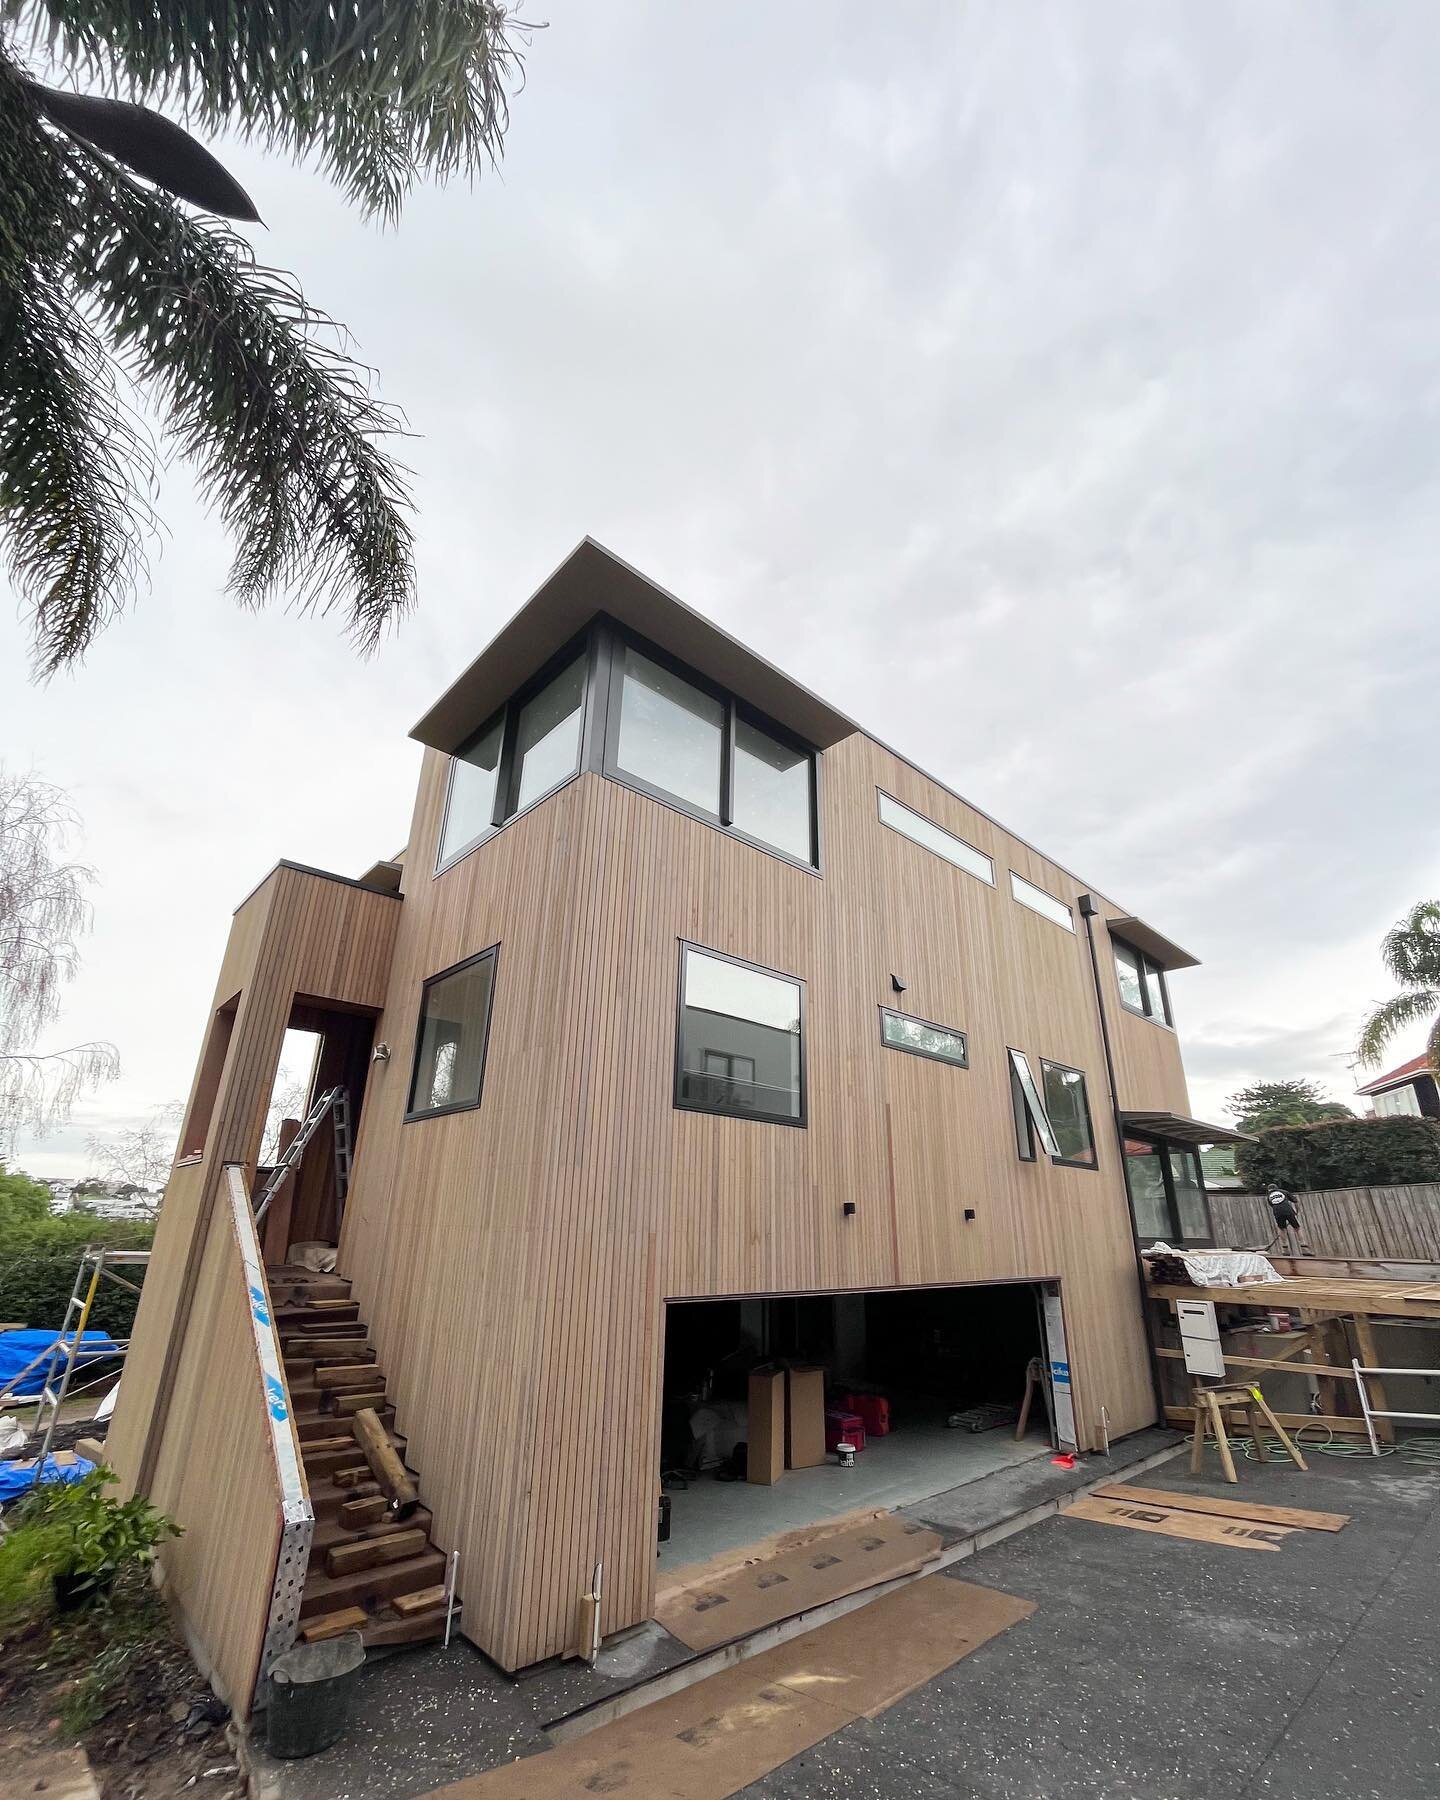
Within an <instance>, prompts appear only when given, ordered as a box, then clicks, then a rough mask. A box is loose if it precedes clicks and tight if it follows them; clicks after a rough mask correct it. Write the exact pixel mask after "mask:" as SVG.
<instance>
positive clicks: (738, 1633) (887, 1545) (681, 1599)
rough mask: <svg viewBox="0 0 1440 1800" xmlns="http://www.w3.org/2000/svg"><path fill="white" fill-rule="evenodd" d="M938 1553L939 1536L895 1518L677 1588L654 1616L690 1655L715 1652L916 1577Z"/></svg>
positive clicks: (857, 1528) (908, 1521)
mask: <svg viewBox="0 0 1440 1800" xmlns="http://www.w3.org/2000/svg"><path fill="white" fill-rule="evenodd" d="M939 1552H940V1538H939V1536H938V1534H937V1533H935V1532H933V1531H927V1530H926V1529H925V1528H924V1527H923V1526H920V1525H916V1524H914V1523H913V1522H912V1521H910V1520H908V1519H902V1518H900V1517H899V1516H898V1515H892V1516H891V1517H889V1518H885V1519H878V1520H875V1521H874V1522H873V1523H870V1524H866V1525H860V1526H856V1527H854V1528H853V1529H852V1530H849V1531H837V1532H832V1533H831V1534H830V1535H829V1536H828V1537H824V1538H820V1539H817V1541H816V1542H814V1543H813V1544H808V1545H806V1546H804V1547H803V1548H801V1549H797V1550H787V1551H784V1552H782V1553H781V1554H780V1555H779V1556H768V1557H765V1558H763V1559H762V1560H761V1561H759V1562H753V1563H749V1564H747V1565H746V1566H745V1567H744V1568H743V1569H736V1570H735V1571H734V1572H733V1573H732V1574H729V1575H726V1576H724V1577H722V1578H721V1579H720V1580H718V1581H714V1582H707V1583H701V1584H698V1585H696V1586H694V1587H688V1588H677V1589H674V1590H672V1591H671V1592H670V1593H669V1594H667V1595H666V1596H665V1598H664V1599H663V1601H661V1603H660V1604H659V1605H657V1606H656V1608H655V1617H656V1619H657V1620H658V1621H659V1622H660V1624H662V1625H663V1626H664V1627H665V1629H666V1630H667V1631H668V1632H670V1633H671V1634H672V1635H673V1636H674V1637H677V1638H679V1640H680V1642H681V1643H682V1644H687V1645H688V1646H689V1647H690V1649H692V1650H713V1649H714V1648H715V1647H716V1645H717V1644H727V1643H729V1642H730V1641H731V1639H732V1638H737V1637H743V1636H745V1635H746V1634H747V1633H748V1632H752V1631H758V1630H759V1629H760V1628H761V1626H764V1625H773V1624H774V1623H775V1622H776V1621H777V1620H778V1619H789V1618H792V1617H793V1616H794V1615H795V1614H796V1613H801V1612H808V1611H809V1610H810V1609H811V1607H815V1606H824V1605H826V1604H827V1603H828V1602H829V1601H831V1600H839V1599H842V1598H843V1597H844V1596H845V1595H846V1594H855V1593H858V1592H859V1591H860V1590H861V1588H867V1587H875V1586H877V1585H878V1584H879V1583H880V1582H882V1581H889V1580H892V1579H893V1578H894V1577H895V1576H897V1575H908V1574H913V1573H914V1572H915V1570H917V1569H921V1568H923V1567H924V1566H925V1564H926V1563H927V1562H929V1561H930V1560H931V1559H932V1558H934V1557H935V1556H937V1555H938V1554H939Z"/></svg>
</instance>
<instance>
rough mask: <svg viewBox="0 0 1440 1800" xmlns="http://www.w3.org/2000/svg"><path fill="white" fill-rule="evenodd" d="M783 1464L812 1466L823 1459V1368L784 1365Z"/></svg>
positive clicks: (796, 1466) (808, 1467) (797, 1467)
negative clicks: (801, 1367)
mask: <svg viewBox="0 0 1440 1800" xmlns="http://www.w3.org/2000/svg"><path fill="white" fill-rule="evenodd" d="M785 1386H786V1395H785V1467H786V1468H787V1469H814V1468H818V1467H819V1466H820V1464H821V1463H823V1462H824V1461H825V1371H824V1370H823V1369H788V1370H787V1371H786V1381H785Z"/></svg>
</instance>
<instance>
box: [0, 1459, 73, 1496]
mask: <svg viewBox="0 0 1440 1800" xmlns="http://www.w3.org/2000/svg"><path fill="white" fill-rule="evenodd" d="M94 1467H95V1465H94V1463H92V1462H86V1460H85V1458H84V1457H83V1456H77V1457H76V1458H75V1460H74V1462H64V1463H59V1462H56V1460H55V1458H54V1457H53V1456H47V1457H46V1458H45V1466H44V1468H43V1469H42V1470H41V1472H40V1479H41V1481H79V1480H80V1479H81V1478H82V1477H83V1476H86V1475H88V1474H89V1473H90V1471H91V1470H92V1469H93V1468H94ZM34 1485H35V1465H34V1463H33V1462H31V1463H28V1464H26V1466H25V1467H24V1468H22V1467H21V1466H20V1464H19V1463H17V1462H0V1506H8V1505H9V1504H10V1502H11V1501H12V1500H18V1499H19V1498H20V1496H21V1495H22V1494H28V1493H29V1492H30V1490H31V1488H32V1487H34Z"/></svg>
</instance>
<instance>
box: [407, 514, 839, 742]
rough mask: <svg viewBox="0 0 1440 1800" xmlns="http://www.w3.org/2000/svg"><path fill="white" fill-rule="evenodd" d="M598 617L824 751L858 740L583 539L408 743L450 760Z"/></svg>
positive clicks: (734, 644)
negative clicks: (415, 741) (646, 641)
mask: <svg viewBox="0 0 1440 1800" xmlns="http://www.w3.org/2000/svg"><path fill="white" fill-rule="evenodd" d="M596 613H607V614H608V615H609V616H610V617H611V618H612V619H614V620H616V621H617V623H619V624H621V625H628V626H629V627H630V629H631V630H632V631H635V632H638V633H639V635H640V636H641V637H646V638H649V639H650V641H651V643H653V644H658V645H659V646H660V648H661V649H662V650H668V651H669V652H670V654H671V655H672V656H675V657H678V658H679V659H680V660H681V661H682V662H684V663H687V664H688V665H689V666H690V667H691V668H692V669H696V670H698V671H699V673H700V674H702V675H707V676H709V678H710V680H711V681H713V682H715V683H716V685H717V686H719V687H723V688H727V689H728V690H729V691H730V692H731V693H732V694H735V695H736V696H737V697H738V698H739V699H741V700H745V701H748V702H749V704H750V705H751V706H753V707H755V708H757V710H759V711H760V712H763V713H765V714H767V715H768V716H769V717H770V718H772V719H774V720H775V721H776V723H777V724H780V725H785V726H788V727H789V729H790V730H791V731H793V732H795V733H796V735H797V736H799V737H802V738H804V739H806V740H807V741H808V742H809V743H812V744H814V745H816V746H817V747H818V748H819V749H821V750H824V749H826V748H828V747H829V746H830V745H831V744H837V743H839V741H840V740H841V738H846V737H849V736H850V735H851V734H852V733H853V732H855V731H857V730H859V727H858V726H857V725H856V724H855V723H854V722H853V720H850V719H847V718H846V717H845V715H844V714H843V713H840V712H837V711H836V710H835V708H834V707H832V706H829V705H827V704H826V702H825V701H823V700H821V699H820V698H819V696H818V695H816V694H812V693H811V692H810V690H809V689H808V688H804V687H801V685H800V683H799V682H798V681H792V680H791V678H790V677H789V676H788V675H786V674H783V673H782V672H781V671H780V670H779V669H777V668H776V667H775V665H774V664H773V663H770V662H766V660H765V658H764V657H763V656H757V655H756V654H755V652H754V651H753V650H750V649H747V648H746V646H745V645H744V644H742V643H741V642H740V640H739V639H738V638H733V637H731V636H730V634H729V632H728V631H722V630H721V629H720V627H719V626H718V625H713V624H712V623H711V622H710V620H709V619H706V618H704V617H702V615H701V614H699V613H697V612H695V611H693V610H692V609H691V608H690V607H688V606H686V605H685V603H684V601H683V600H677V599H676V598H675V596H674V595H673V594H669V593H667V592H666V591H665V589H664V588H662V587H660V586H658V585H657V583H655V582H653V581H651V580H650V579H649V577H648V576H645V575H642V574H641V573H640V571H639V570H638V569H632V568H631V567H630V565H629V563H626V562H622V561H621V560H620V558H619V557H618V556H616V555H615V554H614V552H613V551H610V550H607V549H605V547H604V545H602V544H597V543H596V542H595V540H594V538H589V537H587V538H584V539H582V540H581V542H580V543H579V544H578V545H577V546H576V547H575V549H574V550H572V551H571V552H570V554H569V556H567V557H566V558H565V560H564V562H562V563H561V565H560V567H559V568H558V569H556V570H555V572H554V573H553V574H552V575H550V576H548V577H547V578H546V579H545V580H544V581H543V582H541V584H540V586H539V587H538V588H537V589H536V590H535V592H534V593H533V594H532V595H531V596H530V598H529V599H528V600H527V601H526V602H525V604H524V606H522V607H521V608H520V610H519V612H517V613H516V614H515V616H514V618H513V619H511V620H510V622H509V623H508V624H507V625H505V626H504V627H503V628H502V629H501V631H500V632H499V634H498V635H497V636H496V637H493V638H492V639H491V640H490V642H489V644H487V645H486V647H485V648H484V649H483V650H482V651H481V652H480V654H479V656H477V657H476V658H475V660H474V662H473V663H471V665H470V667H469V668H468V669H466V671H465V673H464V674H463V675H461V676H460V678H459V679H458V680H457V681H455V682H452V684H451V685H450V686H449V687H448V688H447V689H446V690H445V692H444V693H443V694H442V695H441V696H440V698H439V699H438V700H437V701H436V702H435V704H434V705H433V706H432V707H431V708H430V710H429V712H427V713H426V714H425V717H424V718H423V719H421V720H420V722H419V724H418V725H416V726H415V727H414V729H413V730H412V731H411V733H410V735H411V737H413V738H418V739H419V740H420V742H421V743H422V744H428V745H429V746H430V748H431V749H432V750H443V751H444V752H445V753H446V754H447V755H450V754H453V752H454V751H455V750H457V749H458V748H459V746H460V744H461V743H462V742H463V741H464V740H465V739H466V738H467V737H468V736H469V735H470V734H471V732H473V731H474V730H475V729H476V727H477V726H478V725H481V724H483V723H484V722H485V720H486V719H488V718H490V716H491V715H492V714H493V713H495V712H497V711H498V710H499V708H500V707H501V706H503V705H504V704H505V702H506V701H507V700H508V699H509V698H510V696H511V695H512V694H513V693H514V692H515V690H516V688H518V687H519V686H520V685H521V683H522V682H524V681H526V680H527V679H528V678H529V677H530V676H531V675H533V674H534V673H535V671H536V670H537V669H538V668H540V667H541V665H542V664H544V663H545V662H546V661H547V660H548V659H549V658H550V657H552V656H553V655H554V654H555V652H556V651H557V650H561V649H563V648H564V646H565V645H566V644H567V643H569V641H570V639H571V638H573V637H574V636H575V635H576V633H577V632H579V631H581V630H583V628H584V627H585V626H586V625H588V624H589V623H590V621H591V619H593V618H594V617H595V615H596Z"/></svg>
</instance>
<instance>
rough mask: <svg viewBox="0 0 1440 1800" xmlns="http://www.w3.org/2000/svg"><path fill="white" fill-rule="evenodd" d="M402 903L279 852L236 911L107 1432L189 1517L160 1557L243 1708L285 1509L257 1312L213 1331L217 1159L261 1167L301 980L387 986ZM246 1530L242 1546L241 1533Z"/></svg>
mask: <svg viewBox="0 0 1440 1800" xmlns="http://www.w3.org/2000/svg"><path fill="white" fill-rule="evenodd" d="M399 913H400V903H399V902H398V901H397V900H396V899H394V898H393V897H391V896H389V895H384V894H377V893H373V892H370V891H368V890H366V889H363V888H358V887H355V886H353V885H352V884H350V883H348V882H342V881H335V880H330V879H328V878H326V877H323V876H319V875H315V874H312V873H309V872H306V871H304V870H300V869H293V868H287V867H285V866H283V865H282V866H281V867H279V868H277V869H275V870H274V871H273V872H272V873H271V874H270V875H269V876H268V877H267V878H266V879H265V880H264V881H263V882H262V883H261V884H260V886H259V887H258V888H257V889H256V890H255V892H254V893H253V894H251V895H250V896H249V898H248V899H247V900H246V901H245V902H244V904H243V905H242V906H241V907H240V908H239V909H238V911H237V912H236V914H235V919H234V923H233V924H232V927H231V931H230V940H229V943H228V945H227V947H226V952H225V959H224V962H223V964H222V966H221V972H220V978H219V980H218V982H217V983H216V986H215V995H214V999H213V1001H212V1003H211V1007H210V1010H209V1013H208V1014H207V1018H206V1025H205V1037H206V1039H207V1040H208V1035H209V1031H210V1029H211V1023H212V1021H213V1019H214V1017H215V1014H216V1012H217V1010H218V1009H219V1008H221V1007H222V1006H225V1005H227V1004H228V1003H229V1002H231V1001H232V1000H235V999H237V997H238V1005H237V1006H236V1010H235V1019H234V1024H233V1027H232V1029H231V1033H230V1042H229V1047H228V1050H227V1053H226V1056H225V1061H224V1066H223V1068H222V1070H221V1074H220V1080H219V1083H218V1086H217V1087H216V1089H215V1093H214V1102H213V1106H212V1108H211V1111H210V1116H209V1121H208V1128H207V1129H206V1131H205V1136H204V1146H205V1147H204V1152H203V1154H202V1156H201V1157H200V1158H199V1159H197V1160H189V1161H187V1162H185V1163H184V1164H182V1165H181V1166H180V1167H178V1168H177V1169H176V1171H175V1173H174V1176H173V1178H172V1181H171V1184H170V1186H169V1188H168V1189H167V1194H166V1202H165V1205H164V1207H163V1208H162V1210H161V1215H160V1223H159V1226H158V1228H157V1230H156V1235H155V1246H154V1255H153V1256H152V1259H151V1263H150V1267H149V1269H148V1271H147V1274H146V1278H145V1285H144V1288H143V1291H142V1295H141V1300H140V1306H139V1310H138V1312H137V1315H136V1320H135V1329H134V1335H133V1338H132V1342H131V1348H130V1351H129V1354H128V1356H127V1359H126V1365H125V1379H124V1381H123V1382H122V1383H121V1387H120V1398H119V1401H118V1402H117V1405H116V1409H115V1418H114V1421H113V1423H112V1426H111V1431H110V1436H109V1444H110V1446H111V1455H112V1457H113V1460H114V1466H115V1469H116V1471H117V1473H118V1475H119V1477H120V1480H121V1485H122V1487H123V1488H124V1489H125V1491H127V1492H128V1491H131V1490H133V1489H134V1488H135V1487H136V1486H137V1485H140V1486H143V1487H144V1488H145V1490H146V1491H147V1492H148V1493H149V1494H150V1496H151V1497H152V1498H153V1499H154V1501H155V1503H156V1504H157V1505H158V1506H160V1507H161V1508H162V1509H163V1510H165V1511H167V1512H173V1513H175V1515H176V1517H177V1518H178V1519H179V1520H180V1522H181V1523H182V1524H183V1525H184V1526H185V1528H186V1535H185V1537H183V1538H182V1539H180V1540H179V1543H178V1544H177V1545H176V1546H174V1547H173V1548H171V1549H169V1550H167V1552H166V1555H165V1560H166V1566H167V1569H169V1570H171V1571H172V1574H171V1579H172V1582H173V1584H174V1588H175V1593H176V1598H177V1600H178V1603H179V1605H180V1607H181V1609H182V1611H184V1612H185V1614H186V1617H187V1619H189V1620H190V1622H191V1624H192V1626H193V1629H194V1632H195V1636H196V1641H197V1643H198V1645H199V1647H200V1651H201V1653H202V1654H203V1655H204V1656H205V1657H207V1658H208V1659H210V1660H211V1661H212V1662H213V1663H214V1664H215V1665H216V1667H217V1668H219V1669H220V1670H221V1671H222V1674H223V1678H224V1680H225V1682H226V1684H227V1688H228V1690H229V1697H230V1699H231V1702H232V1704H233V1705H235V1706H236V1708H237V1710H239V1711H241V1712H242V1713H243V1711H244V1710H245V1707H246V1706H247V1705H248V1703H249V1687H248V1685H247V1677H246V1676H245V1674H244V1670H245V1667H246V1666H248V1667H249V1677H248V1679H249V1680H253V1675H254V1666H253V1658H256V1657H258V1654H259V1639H258V1638H257V1637H255V1634H254V1632H255V1624H256V1618H255V1615H254V1614H253V1607H254V1606H255V1605H258V1606H259V1608H260V1612H259V1615H258V1617H259V1620H260V1621H261V1622H262V1623H263V1618H264V1615H265V1610H266V1609H267V1608H268V1605H269V1592H270V1581H271V1577H272V1574H273V1571H274V1558H275V1542H276V1536H277V1532H278V1517H279V1515H278V1510H277V1507H278V1499H277V1498H276V1497H275V1496H274V1495H273V1493H269V1494H268V1496H267V1498H266V1500H265V1503H264V1504H262V1500H261V1496H260V1494H259V1492H258V1490H257V1487H256V1484H257V1483H259V1482H261V1481H262V1480H265V1481H268V1480H269V1472H270V1471H271V1470H272V1463H271V1460H270V1455H269V1450H268V1437H267V1436H266V1430H267V1427H266V1413H265V1403H264V1395H263V1392H262V1390H261V1389H260V1386H259V1375H258V1368H257V1365H256V1361H255V1349H254V1344H253V1342H252V1341H251V1337H250V1328H249V1323H248V1318H245V1330H244V1331H243V1332H240V1331H238V1330H236V1329H233V1320H231V1321H230V1324H231V1327H232V1328H231V1329H228V1330H227V1331H226V1332H225V1333H224V1334H223V1335H219V1334H218V1333H217V1330H216V1327H215V1322H214V1319H213V1318H212V1316H211V1313H212V1307H213V1306H215V1305H220V1306H222V1307H225V1308H232V1309H233V1307H235V1306H238V1307H239V1308H240V1309H241V1316H242V1318H244V1317H245V1315H244V1311H243V1309H244V1300H245V1294H244V1285H243V1281H242V1280H241V1279H240V1276H239V1273H238V1261H237V1264H236V1269H237V1272H236V1274H235V1276H234V1280H233V1282H232V1283H231V1284H230V1287H226V1288H224V1289H223V1291H222V1289H221V1288H220V1287H217V1286H216V1277H215V1276H214V1273H213V1269H212V1259H213V1257H214V1256H215V1255H216V1254H217V1252H216V1250H215V1245H216V1242H217V1240H219V1239H223V1241H224V1242H225V1243H226V1244H229V1245H230V1253H231V1254H232V1255H233V1254H234V1245H233V1238H232V1236H231V1225H230V1217H229V1213H228V1210H227V1202H226V1197H225V1193H224V1185H223V1184H224V1165H225V1163H226V1162H227V1161H234V1162H240V1163H243V1164H244V1165H245V1167H246V1173H247V1178H248V1179H250V1180H252V1181H253V1177H254V1171H255V1160H256V1157H257V1156H258V1154H259V1149H260V1139H261V1135H262V1132H263V1130H264V1123H265V1111H266V1107H267V1105H268V1103H269V1098H270V1089H271V1085H272V1082H273V1079H274V1074H275V1069H276V1065H277V1063H278V1061H279V1056H280V1046H281V1042H282V1040H283V1037H284V1033H285V1028H286V1024H287V1022H288V1020H289V1018H290V1014H291V1010H292V1008H293V1006H294V1004H295V998H296V996H297V995H304V996H309V997H313V998H315V999H319V1000H322V1001H327V1002H334V1003H337V1004H338V1005H340V1006H342V1007H356V1008H366V1007H371V1008H373V1007H378V1006H379V1005H380V1004H381V1003H382V1002H383V999H384V995H385V989H386V984H387V982H388V979H389V973H390V964H391V958H392V952H393V946H394V935H395V926H396V922H397V919H398V916H399ZM200 1061H201V1062H202V1063H203V1050H202V1052H201V1057H200ZM197 1083H198V1075H197ZM194 1100H195V1095H194V1093H193V1092H192V1096H191V1104H192V1106H193V1104H194ZM231 1287H233V1295H232V1293H231V1291H230V1288H231ZM225 1317H226V1318H227V1319H228V1318H229V1314H228V1313H226V1314H225ZM197 1384H199V1386H203V1387H204V1389H205V1393H206V1400H205V1404H204V1405H201V1404H200V1403H199V1401H198V1399H197V1395H198V1392H199V1386H197ZM247 1484H248V1485H247ZM267 1505H268V1509H269V1510H268V1511H267V1510H266V1507H267ZM242 1541H243V1544H244V1546H245V1548H244V1550H243V1551H240V1550H236V1549H234V1545H235V1544H237V1543H240V1542H242ZM217 1570H218V1571H220V1573H219V1574H217V1573H216V1571H217Z"/></svg>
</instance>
